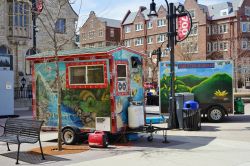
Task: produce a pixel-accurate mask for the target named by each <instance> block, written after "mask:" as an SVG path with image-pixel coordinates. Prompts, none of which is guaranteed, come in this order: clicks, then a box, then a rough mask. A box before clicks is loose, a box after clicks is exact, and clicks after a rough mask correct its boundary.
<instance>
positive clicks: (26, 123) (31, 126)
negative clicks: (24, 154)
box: [0, 118, 45, 164]
mask: <svg viewBox="0 0 250 166" xmlns="http://www.w3.org/2000/svg"><path fill="white" fill-rule="evenodd" d="M42 124H43V121H38V120H28V119H14V118H8V119H7V120H6V122H5V126H2V125H0V127H3V128H4V133H3V134H2V135H1V136H0V142H6V143H7V148H8V151H10V148H9V143H13V144H18V150H17V158H16V164H19V163H18V160H19V151H20V145H21V143H30V144H34V143H36V142H38V141H39V145H40V150H41V154H42V159H43V160H45V158H44V155H43V149H42V145H41V140H40V131H41V127H42Z"/></svg>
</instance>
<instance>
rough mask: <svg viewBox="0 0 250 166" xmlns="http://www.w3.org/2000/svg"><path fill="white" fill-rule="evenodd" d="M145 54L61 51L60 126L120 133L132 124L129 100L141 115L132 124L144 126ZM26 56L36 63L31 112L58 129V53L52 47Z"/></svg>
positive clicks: (122, 50)
mask: <svg viewBox="0 0 250 166" xmlns="http://www.w3.org/2000/svg"><path fill="white" fill-rule="evenodd" d="M144 56H145V55H144V54H141V53H139V52H136V51H133V50H131V49H128V48H125V47H115V46H112V47H104V48H82V49H76V50H67V51H59V52H58V59H59V60H58V65H59V77H60V81H61V84H62V90H61V96H60V97H61V112H62V126H63V127H64V128H65V129H67V126H71V127H73V128H76V130H77V131H78V129H79V130H81V131H86V132H87V131H94V130H101V131H106V132H109V133H112V134H115V133H119V132H121V131H123V130H124V129H125V128H127V127H129V124H128V121H129V120H128V108H129V106H130V102H131V101H133V103H135V104H137V105H140V109H139V111H137V113H135V115H136V116H138V117H139V119H138V118H134V117H133V118H131V119H135V121H136V123H133V122H132V123H131V124H132V125H134V124H136V125H138V126H135V127H139V126H143V125H144V119H145V113H144V112H145V111H144V106H143V105H144V103H143V101H144V87H143V58H144ZM27 60H29V61H30V62H31V64H32V88H33V89H32V91H33V105H32V110H33V117H34V118H36V119H39V120H44V121H45V123H44V126H43V129H44V130H53V129H56V128H57V125H58V122H57V121H58V113H57V98H58V96H57V90H58V89H57V84H56V63H55V56H54V54H53V52H44V53H39V54H35V55H31V56H29V57H27ZM138 108H139V106H138V107H137V108H136V110H138ZM138 112H140V113H138ZM130 116H131V115H130ZM132 116H133V115H132ZM65 131H67V130H65ZM63 134H65V132H63ZM69 141H73V140H69Z"/></svg>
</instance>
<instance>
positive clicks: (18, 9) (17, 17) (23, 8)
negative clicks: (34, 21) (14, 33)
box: [8, 1, 31, 27]
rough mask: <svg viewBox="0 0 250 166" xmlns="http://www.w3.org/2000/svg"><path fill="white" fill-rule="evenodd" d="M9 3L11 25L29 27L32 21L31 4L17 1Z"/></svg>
mask: <svg viewBox="0 0 250 166" xmlns="http://www.w3.org/2000/svg"><path fill="white" fill-rule="evenodd" d="M8 4H9V26H13V25H14V26H20V27H28V26H29V24H30V22H29V20H30V14H31V12H30V6H29V4H28V3H25V2H21V1H17V2H14V5H13V3H12V2H10V3H8Z"/></svg>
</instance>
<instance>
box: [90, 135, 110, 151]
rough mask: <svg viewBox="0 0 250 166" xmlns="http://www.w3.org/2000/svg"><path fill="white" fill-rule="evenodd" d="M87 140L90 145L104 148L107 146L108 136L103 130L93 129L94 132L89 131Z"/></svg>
mask: <svg viewBox="0 0 250 166" xmlns="http://www.w3.org/2000/svg"><path fill="white" fill-rule="evenodd" d="M88 142H89V146H90V147H99V148H106V147H107V146H108V138H107V135H106V134H105V132H103V131H95V132H94V133H90V134H89V137H88Z"/></svg>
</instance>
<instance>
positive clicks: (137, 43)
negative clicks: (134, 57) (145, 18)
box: [135, 38, 143, 46]
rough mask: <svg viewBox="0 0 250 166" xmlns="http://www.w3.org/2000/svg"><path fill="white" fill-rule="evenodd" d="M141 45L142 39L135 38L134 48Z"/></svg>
mask: <svg viewBox="0 0 250 166" xmlns="http://www.w3.org/2000/svg"><path fill="white" fill-rule="evenodd" d="M140 45H143V38H136V39H135V46H140Z"/></svg>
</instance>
